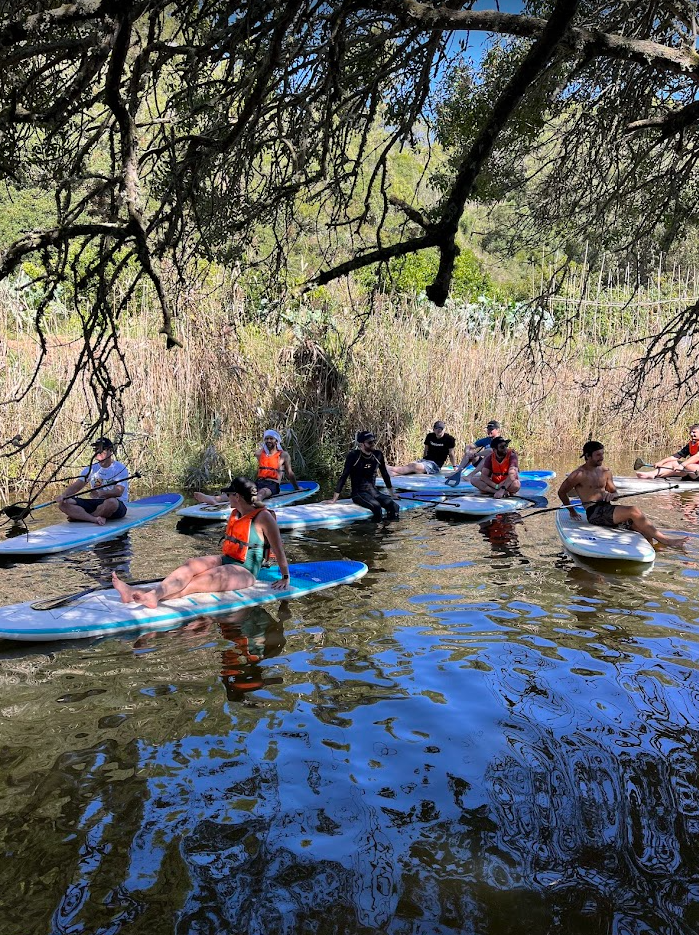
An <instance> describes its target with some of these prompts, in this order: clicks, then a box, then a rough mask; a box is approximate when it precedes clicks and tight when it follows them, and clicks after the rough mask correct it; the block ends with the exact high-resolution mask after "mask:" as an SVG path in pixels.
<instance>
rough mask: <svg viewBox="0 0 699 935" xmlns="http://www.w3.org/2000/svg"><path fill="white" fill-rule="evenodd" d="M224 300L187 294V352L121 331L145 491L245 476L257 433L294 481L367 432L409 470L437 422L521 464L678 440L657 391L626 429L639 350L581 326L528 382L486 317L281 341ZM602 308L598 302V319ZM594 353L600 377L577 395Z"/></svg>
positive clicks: (24, 469) (5, 378)
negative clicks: (505, 442) (552, 363)
mask: <svg viewBox="0 0 699 935" xmlns="http://www.w3.org/2000/svg"><path fill="white" fill-rule="evenodd" d="M222 288H223V287H222ZM230 300H231V297H230V294H227V295H226V296H222V294H221V292H220V290H219V291H218V292H217V291H212V292H210V293H209V294H208V295H207V296H200V297H196V296H195V297H192V301H190V302H188V303H187V307H188V308H190V311H189V312H185V313H184V314H183V315H182V317H181V318H180V320H179V327H180V332H181V337H182V339H183V342H184V349H183V350H176V351H170V352H167V351H165V350H164V348H163V344H162V341H161V340H160V338H159V336H158V335H157V324H156V321H155V317H154V315H153V314H152V313H151V312H150V310H149V307H148V305H147V303H146V304H144V305H143V306H142V307H139V308H138V309H134V311H133V314H132V315H131V317H130V318H129V319H128V320H125V321H124V322H123V326H122V331H121V345H122V348H123V350H124V352H125V356H126V361H127V366H128V369H129V371H130V374H131V377H132V380H133V383H132V385H131V387H130V388H129V389H128V390H127V391H126V395H125V400H124V401H125V434H124V436H123V440H122V447H121V449H120V451H119V455H120V457H122V459H123V460H126V461H128V463H129V465H130V466H131V467H133V468H140V469H141V470H143V471H144V474H145V475H146V477H147V478H150V479H151V480H152V481H153V482H154V483H164V482H167V483H170V484H176V485H185V486H197V487H198V486H206V485H207V484H214V483H218V482H219V481H220V480H221V479H223V478H225V477H226V476H228V473H229V472H239V471H249V470H252V466H253V452H254V449H255V447H256V445H257V444H258V443H259V440H260V438H261V435H262V432H263V431H264V429H265V428H267V427H276V428H278V429H280V430H281V431H282V432H283V433H284V437H285V443H286V446H287V447H288V448H289V449H290V451H291V453H292V456H293V459H294V461H295V463H296V466H297V470H298V472H299V473H300V475H301V476H310V475H321V474H325V473H328V472H332V471H335V470H337V467H338V464H339V462H340V459H341V457H342V455H343V453H344V452H345V451H346V450H347V448H348V447H349V446H350V445H351V443H352V439H353V436H354V433H355V431H356V430H357V429H361V428H371V429H373V430H374V431H375V432H376V433H377V435H378V438H379V440H380V444H381V446H382V447H383V448H384V450H385V451H386V453H387V455H388V457H389V458H390V459H391V460H393V461H397V462H400V461H404V460H409V459H412V458H414V457H415V456H417V455H419V454H420V453H421V451H422V439H423V437H424V434H425V433H426V431H428V430H429V429H430V427H431V425H432V423H433V422H434V420H435V419H436V418H440V419H443V420H444V421H445V422H446V423H447V426H448V431H450V432H451V433H452V434H453V435H455V436H456V438H457V440H458V444H459V445H461V444H462V443H463V442H464V441H466V440H468V439H471V438H473V437H474V436H475V437H479V436H481V435H482V434H484V430H485V423H486V422H487V421H488V420H489V419H490V418H493V417H495V418H498V419H500V420H501V421H502V422H503V424H504V427H505V431H506V434H507V435H508V436H510V437H512V438H513V439H514V440H515V443H516V445H517V446H518V448H519V450H520V451H521V452H523V453H524V454H525V456H526V457H527V463H528V464H529V465H530V466H536V464H540V463H542V458H543V452H545V451H547V450H555V449H557V448H563V449H565V450H578V449H579V447H580V446H581V444H582V443H583V442H584V441H585V440H586V439H587V438H589V437H590V436H593V437H597V438H600V439H602V440H603V441H604V442H605V443H606V444H607V445H608V446H610V447H616V448H623V449H624V450H628V449H639V450H649V449H652V450H656V449H657V450H664V449H665V448H666V447H668V446H669V447H670V448H674V446H675V443H676V442H678V441H680V440H681V439H682V438H683V436H684V434H685V429H684V421H683V424H682V425H680V426H677V425H676V424H675V418H674V412H673V409H672V406H671V405H668V399H671V397H672V386H671V383H670V382H669V380H668V381H667V383H666V385H661V386H660V387H659V388H658V389H656V390H655V391H654V394H653V396H652V397H651V395H650V394H649V395H648V398H646V399H644V400H642V401H641V406H642V409H643V417H642V419H637V420H634V421H633V422H631V423H630V424H629V423H628V422H627V421H625V420H624V417H623V416H622V415H621V413H620V412H619V411H618V410H617V408H616V407H615V406H614V405H613V403H614V401H615V399H616V398H617V395H618V393H619V391H620V387H621V385H622V382H623V379H624V376H625V374H626V372H627V370H628V367H629V366H630V365H631V363H632V360H633V356H634V354H636V353H637V351H635V350H631V349H629V348H624V347H620V348H618V349H616V350H614V351H611V352H610V350H609V341H608V339H607V337H606V335H605V334H604V333H603V332H604V329H599V328H596V329H589V328H586V327H585V322H584V321H582V320H581V325H580V329H579V331H578V333H577V334H574V335H573V337H574V338H575V339H576V340H573V342H572V343H571V344H570V345H569V346H568V348H567V349H566V350H565V351H561V355H562V356H561V362H560V364H559V366H558V367H556V368H555V369H548V370H543V371H542V372H540V373H539V375H538V377H537V379H532V378H530V377H529V376H528V375H527V374H526V373H525V372H524V371H523V370H522V366H521V365H520V364H518V363H516V357H517V353H518V351H519V350H520V348H521V344H522V341H523V340H524V337H523V334H522V332H521V330H520V331H517V329H511V328H502V327H498V326H497V323H494V322H493V321H492V320H489V319H488V315H484V314H481V315H480V316H476V318H474V317H473V315H470V313H468V310H466V311H464V310H463V309H452V310H451V311H450V312H444V311H440V310H437V309H434V308H431V307H427V306H421V305H419V304H416V303H403V304H401V305H398V304H397V303H392V302H390V301H389V300H388V299H385V300H384V302H383V305H382V307H381V308H380V310H379V312H377V314H376V315H374V316H373V317H370V318H369V319H368V320H367V322H366V325H365V327H364V329H363V333H362V336H361V338H360V339H359V340H355V339H356V335H357V322H356V319H355V318H354V317H353V316H352V315H350V313H349V312H348V311H346V310H344V311H343V310H340V311H338V312H337V313H336V314H335V315H334V316H331V318H330V319H328V317H327V316H325V317H323V316H318V315H315V316H314V315H310V316H307V318H306V319H305V320H299V321H296V322H295V324H294V326H293V327H292V326H290V327H288V328H282V329H279V328H268V327H265V325H264V324H263V323H259V322H257V323H256V322H251V321H249V320H245V319H244V318H243V316H242V315H241V314H240V313H239V310H238V312H236V310H235V309H232V307H231V304H230ZM15 302H16V298H15V297H13V296H12V294H11V293H10V292H8V291H7V290H6V291H5V293H4V294H2V295H0V398H2V399H3V400H9V399H12V398H13V397H15V396H16V394H17V392H18V390H19V389H20V388H21V387H22V386H24V385H25V384H26V381H27V378H28V376H29V374H30V373H31V371H32V368H33V364H34V358H35V351H36V347H35V343H34V338H33V331H32V326H31V316H29V315H26V314H18V311H17V308H16V306H15V305H14V304H13V303H15ZM603 311H604V310H603V306H602V304H601V301H600V302H598V305H597V306H596V313H597V314H598V315H599V316H600V317H601V316H602V315H603ZM71 336H72V333H71V326H70V321H69V320H67V319H66V318H65V316H61V315H57V316H56V318H55V320H53V321H52V322H50V323H49V333H48V343H49V353H48V357H47V361H46V365H45V366H44V367H43V368H42V371H41V374H40V378H39V380H38V382H37V385H36V386H35V387H34V388H33V389H32V390H31V391H30V392H29V393H28V394H27V395H26V396H24V397H23V398H22V399H21V400H19V401H17V402H13V403H11V404H9V405H5V406H4V407H3V409H2V410H0V411H2V413H3V426H2V435H3V436H4V438H12V437H13V436H14V435H26V434H27V432H28V430H29V428H30V427H31V426H33V425H35V424H36V423H37V421H38V420H39V419H40V417H41V415H42V414H43V412H45V410H46V408H47V406H48V405H50V404H51V403H52V402H53V401H54V400H55V399H56V398H57V396H58V394H59V392H60V390H61V388H62V386H63V385H64V384H65V381H66V379H67V377H68V374H69V372H70V370H71V367H72V362H73V360H74V358H75V353H76V347H75V344H74V343H71ZM616 337H617V340H619V338H620V335H619V334H617V336H616ZM622 337H623V336H622ZM603 353H605V354H606V355H607V356H606V359H605V369H604V371H602V372H601V374H600V379H599V380H598V381H597V382H596V383H595V384H594V385H592V386H589V387H588V386H587V383H588V382H589V378H590V374H591V366H592V365H593V364H594V363H595V362H596V361H597V360H598V359H599V358H600V356H601V355H602V354H603ZM513 361H515V362H513ZM84 405H85V403H84V399H83V398H82V397H80V396H79V395H74V396H72V397H71V398H70V399H69V401H68V402H67V404H66V405H65V407H64V410H63V411H62V413H61V414H60V416H59V419H58V422H57V424H56V428H55V432H54V438H55V439H56V440H58V439H60V442H61V447H63V446H64V445H65V444H67V443H69V442H77V441H78V440H79V439H80V438H81V435H82V432H83V420H84V417H85V412H84V408H83V407H84ZM698 415H699V412H694V413H688V419H691V420H694V419H695V418H696V417H697V416H698ZM56 447H58V445H57V446H56ZM50 448H51V445H49V446H48V447H47V449H46V451H44V452H42V453H41V454H42V455H44V456H49V455H50V453H51V451H50ZM39 463H40V462H39V460H38V459H36V458H35V459H33V460H30V461H24V460H23V458H22V456H16V457H14V458H4V459H0V490H1V491H2V492H3V493H4V494H5V495H6V496H7V494H8V493H9V491H10V490H17V489H21V488H22V487H23V486H25V485H26V484H27V483H28V482H29V481H31V480H32V479H33V477H34V475H35V473H36V471H37V465H38V464H39Z"/></svg>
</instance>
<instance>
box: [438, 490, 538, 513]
mask: <svg viewBox="0 0 699 935" xmlns="http://www.w3.org/2000/svg"><path fill="white" fill-rule="evenodd" d="M545 505H546V501H544V503H543V504H542V506H545ZM532 506H536V504H533V503H532V502H531V500H524V499H523V498H522V497H504V498H502V499H498V500H496V499H495V498H494V497H486V496H485V495H483V494H473V495H468V494H466V495H465V496H463V497H454V498H452V499H450V500H444V501H443V502H442V503H438V504H437V505H436V506H435V508H434V511H435V513H438V514H444V513H450V514H452V515H457V516H496V515H499V514H501V513H514V512H516V511H517V510H526V509H528V508H531V507H532Z"/></svg>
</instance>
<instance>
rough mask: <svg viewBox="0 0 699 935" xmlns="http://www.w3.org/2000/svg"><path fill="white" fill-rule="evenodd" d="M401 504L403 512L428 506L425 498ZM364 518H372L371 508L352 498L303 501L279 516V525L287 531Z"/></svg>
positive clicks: (326, 525) (352, 521)
mask: <svg viewBox="0 0 699 935" xmlns="http://www.w3.org/2000/svg"><path fill="white" fill-rule="evenodd" d="M399 505H400V511H401V513H403V512H404V511H405V510H414V509H416V508H417V507H421V506H426V503H425V502H424V501H423V500H412V499H405V500H404V499H401V500H400V503H399ZM362 519H371V510H367V509H365V508H364V507H362V506H357V504H356V503H352V501H351V500H338V501H337V502H336V503H303V504H301V506H290V507H288V508H287V509H285V510H282V511H281V512H280V513H279V515H278V516H277V526H279V528H280V529H281V531H282V532H285V531H288V530H290V529H310V528H312V527H325V528H331V527H334V526H346V525H347V524H348V523H355V522H357V520H362Z"/></svg>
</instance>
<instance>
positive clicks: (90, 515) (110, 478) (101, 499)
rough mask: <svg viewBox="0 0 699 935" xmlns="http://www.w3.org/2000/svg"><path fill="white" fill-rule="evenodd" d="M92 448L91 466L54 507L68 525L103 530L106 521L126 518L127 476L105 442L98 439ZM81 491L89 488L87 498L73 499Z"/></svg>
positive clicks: (105, 440)
mask: <svg viewBox="0 0 699 935" xmlns="http://www.w3.org/2000/svg"><path fill="white" fill-rule="evenodd" d="M92 447H93V448H94V455H93V459H92V462H91V463H90V464H89V465H88V466H87V467H85V468H83V469H82V471H81V472H80V476H79V477H78V478H77V480H74V481H73V483H72V484H69V485H68V487H66V489H65V490H64V491H63V493H62V494H59V495H58V496H57V497H56V503H57V504H58V509H59V510H60V511H61V513H65V515H66V516H67V517H68V519H69V521H70V522H72V523H94V524H95V525H96V526H104V524H105V523H106V522H107V520H108V519H121V518H122V517H124V516H126V504H127V503H128V502H129V482H128V481H127V480H125V478H127V477H128V476H129V472H128V469H127V468H126V465H124V464H122V463H121V461H115V460H114V445H113V444H112V442H111V441H110V440H109V439H108V438H98V439H97V441H96V442H94V443H93V445H92ZM119 481H121V483H119ZM84 487H89V488H90V495H89V497H78V496H76V494H78V493H80V491H81V490H82V489H83V488H84Z"/></svg>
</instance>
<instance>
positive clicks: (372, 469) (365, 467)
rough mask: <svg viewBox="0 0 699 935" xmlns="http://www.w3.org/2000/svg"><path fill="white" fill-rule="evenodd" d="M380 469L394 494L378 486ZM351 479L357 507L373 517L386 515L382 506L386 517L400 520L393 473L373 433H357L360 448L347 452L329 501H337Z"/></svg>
mask: <svg viewBox="0 0 699 935" xmlns="http://www.w3.org/2000/svg"><path fill="white" fill-rule="evenodd" d="M377 471H380V472H381V476H382V477H383V479H384V483H385V484H386V488H387V489H388V490H390V491H391V496H388V494H385V493H383V492H382V491H380V490H378V489H377V487H376V472H377ZM348 478H349V480H350V483H351V485H352V501H353V502H354V503H356V504H357V506H363V507H365V509H367V510H371V512H372V514H373V516H374V519H375V520H380V519H382V518H383V514H382V512H381V510H382V509H384V510H385V511H386V517H387V519H397V518H398V512H399V507H398V504H397V503H396V502H395V499H394V498H395V496H396V494H395V493H394V492H393V486H392V484H391V475H390V474H389V473H388V467H387V466H386V459H385V458H384V456H383V452H382V451H379V450H378V449H377V448H376V436H375V435H374V433H373V432H357V447H356V448H354V449H353V450H352V451H350V452H349V453H348V454H347V457H346V458H345V466H344V467H343V469H342V474H341V475H340V479H339V480H338V482H337V484H336V486H335V493H334V494H333V496H332V499H331V500H330V503H336V502H337V501H338V499H339V497H340V494H341V493H342V489H343V487H344V486H345V484H346V483H347V479H348Z"/></svg>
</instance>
